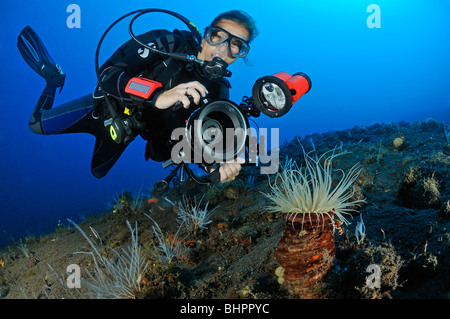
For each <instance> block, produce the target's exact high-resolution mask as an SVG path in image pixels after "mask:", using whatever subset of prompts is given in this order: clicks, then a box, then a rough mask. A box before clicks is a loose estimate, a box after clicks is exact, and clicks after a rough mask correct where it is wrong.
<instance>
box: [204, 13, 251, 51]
mask: <svg viewBox="0 0 450 319" xmlns="http://www.w3.org/2000/svg"><path fill="white" fill-rule="evenodd" d="M224 19H226V20H231V21H234V22H236V23H239V24H241V25H243V26H244V27H245V28H246V29H247V30H248V34H249V37H248V41H247V42H248V43H250V42H251V41H252V40H253V39H254V38H255V37H256V36H257V35H258V29H257V28H256V23H255V20H253V18H252V17H251V16H250V15H249V14H248V13H246V12H244V11H242V10H231V11H226V12H223V13H221V14H219V15H218V16H217V17H216V18H215V19H214V20H213V22H212V23H211V25H210V26H215V25H217V24H218V23H219V22H220V21H221V20H224Z"/></svg>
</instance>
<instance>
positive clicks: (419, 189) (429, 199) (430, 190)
mask: <svg viewBox="0 0 450 319" xmlns="http://www.w3.org/2000/svg"><path fill="white" fill-rule="evenodd" d="M397 198H398V199H399V201H400V204H401V205H402V206H405V207H408V208H419V209H425V208H434V209H439V208H440V207H441V205H442V200H441V194H440V192H439V184H438V182H437V181H436V179H435V178H434V176H430V177H427V178H424V179H421V178H420V176H418V173H417V171H415V170H413V169H411V170H410V171H409V173H408V174H407V176H406V177H405V178H404V179H403V180H402V182H401V184H400V187H399V189H398V192H397Z"/></svg>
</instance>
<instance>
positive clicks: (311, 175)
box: [263, 150, 364, 225]
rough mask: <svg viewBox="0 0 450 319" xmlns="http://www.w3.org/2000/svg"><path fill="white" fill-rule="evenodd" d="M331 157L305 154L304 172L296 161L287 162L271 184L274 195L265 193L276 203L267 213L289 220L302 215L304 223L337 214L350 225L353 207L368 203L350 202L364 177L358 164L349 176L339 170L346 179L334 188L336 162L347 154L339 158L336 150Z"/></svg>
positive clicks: (269, 207) (358, 200)
mask: <svg viewBox="0 0 450 319" xmlns="http://www.w3.org/2000/svg"><path fill="white" fill-rule="evenodd" d="M328 153H330V152H327V153H324V154H323V155H322V156H320V157H319V158H313V157H311V156H310V155H308V154H306V153H305V154H304V159H305V165H304V167H300V168H299V167H298V166H297V165H296V163H295V162H294V161H292V160H286V163H285V164H284V165H282V166H281V170H280V172H279V173H277V176H276V178H275V182H274V184H269V185H270V188H271V190H272V193H271V194H266V193H263V194H264V196H266V197H267V198H269V199H270V200H271V201H272V205H269V206H268V207H266V211H268V212H282V213H285V214H287V216H289V217H290V216H291V215H293V214H294V215H298V214H300V215H302V220H303V221H304V220H305V217H306V216H308V218H309V219H310V220H311V215H315V216H316V218H317V219H320V218H321V217H323V215H328V216H329V217H331V214H333V215H334V216H335V217H336V218H338V219H339V220H340V221H341V222H342V223H343V224H345V225H348V224H349V221H348V220H347V219H346V218H345V216H351V214H350V212H351V211H355V209H353V208H352V207H354V206H355V205H359V204H360V203H362V202H364V200H362V199H356V200H352V201H349V199H351V198H352V197H353V196H354V195H355V190H354V188H353V187H352V185H353V183H354V182H355V181H356V179H357V178H358V176H359V174H360V173H361V168H360V167H359V165H358V164H356V165H354V166H353V167H352V168H351V169H350V170H349V171H348V172H344V171H343V170H336V171H337V172H338V173H340V174H341V175H342V176H341V178H340V179H339V182H338V184H337V185H336V186H335V187H334V188H333V187H332V183H333V171H334V170H333V168H332V161H333V159H334V158H336V157H337V156H340V155H343V154H345V153H340V154H335V150H333V151H332V154H331V155H328ZM327 155H328V157H326V156H327ZM296 217H298V216H296Z"/></svg>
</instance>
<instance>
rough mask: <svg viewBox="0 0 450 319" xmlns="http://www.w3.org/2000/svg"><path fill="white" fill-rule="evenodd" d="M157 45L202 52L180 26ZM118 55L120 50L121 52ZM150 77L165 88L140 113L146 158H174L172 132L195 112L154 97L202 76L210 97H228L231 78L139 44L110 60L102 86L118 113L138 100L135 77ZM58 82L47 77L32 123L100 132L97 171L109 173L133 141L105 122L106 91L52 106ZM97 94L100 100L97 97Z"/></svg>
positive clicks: (40, 128) (40, 129)
mask: <svg viewBox="0 0 450 319" xmlns="http://www.w3.org/2000/svg"><path fill="white" fill-rule="evenodd" d="M150 42H152V43H154V45H155V46H156V48H157V49H159V50H162V51H165V52H183V53H188V54H192V55H195V56H196V55H197V53H198V49H197V47H196V46H195V45H194V43H193V42H192V40H191V39H189V38H186V37H185V36H183V34H182V33H181V32H179V31H177V30H175V31H174V32H168V31H166V32H165V34H164V35H162V36H160V37H158V38H156V39H154V40H153V41H150ZM150 42H147V43H150ZM116 56H117V55H116ZM136 76H143V77H145V78H148V79H151V80H155V81H158V82H161V83H162V85H163V88H162V89H160V90H159V92H155V93H154V94H153V95H152V96H151V97H150V99H149V101H145V102H144V108H143V111H142V114H141V116H140V118H139V121H140V123H143V124H144V128H143V129H141V130H140V131H139V132H138V135H140V136H141V137H142V138H143V139H145V140H147V146H146V151H145V159H146V160H148V159H149V158H151V159H153V160H155V161H165V160H168V159H169V158H170V150H171V144H170V143H169V141H170V134H171V132H172V130H173V129H175V128H177V127H181V126H183V124H184V121H185V120H186V119H187V117H188V116H189V114H190V113H192V112H193V111H194V110H195V108H196V107H193V106H194V105H193V106H191V107H190V108H189V110H188V111H185V110H181V111H178V112H176V113H175V112H174V111H173V110H171V108H169V109H167V110H159V109H157V108H155V106H154V101H155V100H156V98H157V97H158V95H159V94H160V93H162V92H163V91H164V90H168V89H170V88H172V87H174V86H176V85H178V84H180V83H187V82H190V81H199V82H200V83H202V84H203V85H205V87H206V88H207V90H208V92H209V94H208V97H209V98H210V99H215V98H224V99H228V97H229V88H230V85H229V82H228V81H227V80H224V79H222V80H215V81H210V80H207V79H206V78H205V77H203V76H202V74H201V71H200V70H199V68H198V67H197V66H196V65H187V64H186V63H185V62H179V61H176V60H173V59H170V58H167V57H166V56H163V55H160V54H157V53H154V52H152V51H149V50H147V49H142V48H139V49H138V50H133V51H132V52H127V54H126V55H124V56H123V57H122V58H121V59H120V60H119V61H114V63H113V64H112V62H111V61H109V60H108V61H107V62H106V63H105V64H104V65H103V66H102V68H101V81H102V88H103V91H104V92H106V93H108V95H109V96H110V100H113V101H114V103H116V104H117V107H118V110H119V112H122V111H123V108H124V107H126V106H128V105H133V103H134V102H133V100H132V99H131V96H130V95H129V94H127V93H125V87H126V85H127V83H128V81H129V80H130V79H131V78H132V77H136ZM56 88H57V87H56V84H54V83H52V81H51V80H50V81H47V86H46V88H45V89H44V92H43V94H42V95H41V97H40V99H39V101H38V103H37V105H36V107H35V109H34V112H33V114H32V116H31V119H30V128H31V129H32V131H34V132H36V133H39V134H46V135H47V134H64V133H89V134H92V135H94V136H95V137H96V142H95V148H94V154H93V156H92V162H91V170H92V174H93V175H94V176H95V177H97V178H101V177H103V176H105V175H106V174H107V173H108V171H109V170H110V169H111V167H112V166H113V165H114V163H115V162H116V161H117V160H118V158H119V157H120V155H121V154H122V153H123V151H124V150H125V148H126V147H127V146H128V144H129V142H125V143H122V144H117V143H115V142H114V141H113V140H112V138H111V136H110V132H109V130H108V129H107V128H106V124H105V121H107V120H108V117H109V116H110V114H109V112H108V106H107V104H106V102H105V100H104V98H102V97H101V96H102V92H101V91H96V92H94V95H86V96H83V97H81V98H78V99H76V100H73V101H71V102H68V103H65V104H63V105H60V106H58V107H56V108H51V107H52V105H53V100H54V96H55V92H56ZM93 96H94V97H95V99H94V98H93Z"/></svg>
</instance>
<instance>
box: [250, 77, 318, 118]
mask: <svg viewBox="0 0 450 319" xmlns="http://www.w3.org/2000/svg"><path fill="white" fill-rule="evenodd" d="M310 89H311V80H310V78H309V77H308V76H307V75H306V74H304V73H300V72H299V73H295V74H294V75H293V76H292V75H290V74H288V73H285V72H279V73H276V74H274V75H269V76H264V77H262V78H259V79H258V80H257V81H256V82H255V84H254V85H253V89H252V96H253V101H254V103H255V105H256V108H257V109H258V110H259V111H261V112H262V113H264V114H265V115H267V116H269V117H272V118H273V117H280V116H283V115H284V114H286V113H287V112H289V110H290V109H291V107H292V105H293V104H294V103H295V102H296V101H297V100H298V99H299V98H300V97H301V96H302V95H303V94H305V93H307V92H308V91H309V90H310Z"/></svg>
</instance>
